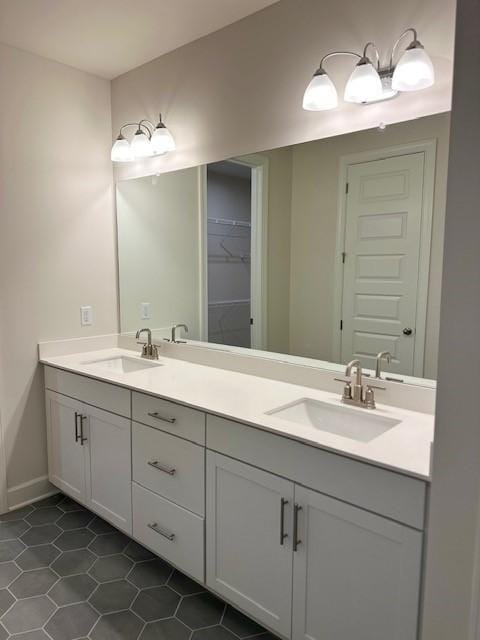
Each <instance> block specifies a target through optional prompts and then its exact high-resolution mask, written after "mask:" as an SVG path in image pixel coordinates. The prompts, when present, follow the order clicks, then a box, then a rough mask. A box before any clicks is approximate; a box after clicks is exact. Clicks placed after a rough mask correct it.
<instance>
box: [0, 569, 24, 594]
mask: <svg viewBox="0 0 480 640" xmlns="http://www.w3.org/2000/svg"><path fill="white" fill-rule="evenodd" d="M19 573H20V569H19V568H18V567H17V565H16V564H14V563H13V562H2V563H1V564H0V589H3V588H4V587H8V585H9V584H10V583H11V582H13V581H14V580H15V578H16V577H17V576H18V574H19Z"/></svg>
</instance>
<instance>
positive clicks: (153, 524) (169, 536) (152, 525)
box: [147, 522, 175, 542]
mask: <svg viewBox="0 0 480 640" xmlns="http://www.w3.org/2000/svg"><path fill="white" fill-rule="evenodd" d="M147 527H148V528H149V529H151V530H152V531H155V533H158V534H159V535H161V536H163V537H164V538H166V539H167V540H170V542H171V541H172V540H174V539H175V534H174V533H167V532H166V531H162V529H160V527H159V526H158V524H157V523H156V522H150V523H149V524H147Z"/></svg>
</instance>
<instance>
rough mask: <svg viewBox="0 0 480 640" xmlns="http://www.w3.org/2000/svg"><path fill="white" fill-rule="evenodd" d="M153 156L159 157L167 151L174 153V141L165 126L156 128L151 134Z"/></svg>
mask: <svg viewBox="0 0 480 640" xmlns="http://www.w3.org/2000/svg"><path fill="white" fill-rule="evenodd" d="M151 145H152V151H153V155H155V156H159V155H162V154H164V153H168V152H169V151H175V148H176V147H175V140H174V139H173V136H172V134H171V133H170V131H169V130H168V129H167V127H165V125H161V126H158V127H157V128H156V129H155V130H154V132H153V134H152V140H151Z"/></svg>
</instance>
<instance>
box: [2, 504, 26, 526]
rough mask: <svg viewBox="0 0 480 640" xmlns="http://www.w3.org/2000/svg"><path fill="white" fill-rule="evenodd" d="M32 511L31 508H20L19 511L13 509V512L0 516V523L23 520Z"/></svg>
mask: <svg viewBox="0 0 480 640" xmlns="http://www.w3.org/2000/svg"><path fill="white" fill-rule="evenodd" d="M31 511H33V509H32V507H21V508H20V509H15V510H14V511H7V513H3V514H2V515H0V522H11V521H12V520H23V518H25V516H28V514H29V513H30V512H31Z"/></svg>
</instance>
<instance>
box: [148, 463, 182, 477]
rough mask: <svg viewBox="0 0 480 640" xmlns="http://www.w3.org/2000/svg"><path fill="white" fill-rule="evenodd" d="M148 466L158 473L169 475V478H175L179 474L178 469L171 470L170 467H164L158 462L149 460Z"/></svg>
mask: <svg viewBox="0 0 480 640" xmlns="http://www.w3.org/2000/svg"><path fill="white" fill-rule="evenodd" d="M147 464H149V465H150V466H151V467H153V468H154V469H157V470H158V471H163V473H168V475H169V476H174V475H175V474H176V473H177V470H176V469H169V468H168V467H164V466H163V465H162V464H160V462H159V461H158V460H149V461H148V462H147Z"/></svg>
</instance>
